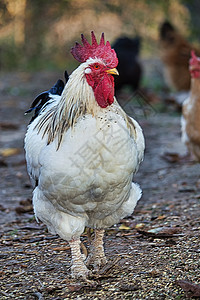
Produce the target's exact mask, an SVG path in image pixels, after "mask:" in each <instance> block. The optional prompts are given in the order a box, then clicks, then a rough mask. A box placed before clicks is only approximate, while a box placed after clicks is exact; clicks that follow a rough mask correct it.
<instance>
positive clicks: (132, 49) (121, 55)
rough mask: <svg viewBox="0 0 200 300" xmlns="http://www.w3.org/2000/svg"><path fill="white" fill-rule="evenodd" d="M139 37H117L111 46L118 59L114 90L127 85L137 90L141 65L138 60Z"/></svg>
mask: <svg viewBox="0 0 200 300" xmlns="http://www.w3.org/2000/svg"><path fill="white" fill-rule="evenodd" d="M140 44H141V41H140V38H139V37H135V38H132V39H131V38H128V37H121V38H118V39H117V40H116V41H115V42H114V44H113V45H112V47H113V48H114V49H115V51H116V53H117V57H118V60H119V64H118V67H117V69H118V71H119V75H120V76H117V78H115V87H116V90H120V89H121V87H122V86H124V85H129V86H131V87H132V89H133V90H137V89H138V88H139V85H140V80H141V75H142V66H141V63H140V62H139V60H138V55H139V51H140Z"/></svg>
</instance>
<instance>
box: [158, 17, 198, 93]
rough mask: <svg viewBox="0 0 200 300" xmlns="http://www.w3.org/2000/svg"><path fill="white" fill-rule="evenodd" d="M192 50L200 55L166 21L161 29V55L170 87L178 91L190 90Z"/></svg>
mask: <svg viewBox="0 0 200 300" xmlns="http://www.w3.org/2000/svg"><path fill="white" fill-rule="evenodd" d="M192 49H195V51H196V52H197V53H198V54H199V55H200V50H198V49H196V48H195V47H193V46H192V45H191V44H190V43H189V42H188V41H187V40H186V39H185V38H184V37H183V36H182V35H181V34H180V33H179V32H178V31H177V30H176V29H175V28H174V26H173V25H172V24H171V23H170V22H168V21H166V22H164V23H163V24H162V25H161V27H160V55H161V60H162V61H163V63H164V76H165V80H166V82H167V84H168V86H169V87H170V88H171V89H175V90H177V91H181V90H189V89H190V73H189V59H190V52H191V50H192Z"/></svg>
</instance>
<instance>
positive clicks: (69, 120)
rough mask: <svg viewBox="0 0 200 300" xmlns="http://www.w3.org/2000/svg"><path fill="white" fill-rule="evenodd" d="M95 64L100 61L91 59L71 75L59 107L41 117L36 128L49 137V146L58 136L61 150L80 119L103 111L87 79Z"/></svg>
mask: <svg viewBox="0 0 200 300" xmlns="http://www.w3.org/2000/svg"><path fill="white" fill-rule="evenodd" d="M94 62H100V60H97V59H92V58H90V59H88V60H87V62H86V63H83V64H81V65H80V66H79V67H78V68H77V69H76V70H75V71H74V72H73V73H72V74H71V75H70V77H69V80H68V82H67V84H66V86H65V88H64V90H63V93H62V95H61V99H60V101H59V103H58V104H57V106H56V107H52V108H51V109H50V110H49V111H47V112H45V113H44V114H42V115H41V118H40V120H39V122H38V124H37V125H36V128H37V129H38V130H39V131H42V132H43V136H44V135H46V134H47V135H48V144H49V143H51V142H52V141H53V140H54V139H55V137H56V136H57V138H58V148H59V146H60V143H61V141H62V137H63V134H64V133H65V132H66V131H67V130H68V129H69V128H70V127H72V128H73V127H74V125H75V124H76V122H77V119H78V118H79V117H82V116H84V115H86V114H91V115H93V116H95V115H96V114H97V113H98V111H99V110H100V109H101V108H100V107H99V105H98V104H97V102H96V100H95V97H94V92H93V90H92V88H91V86H89V85H88V83H87V80H86V78H85V69H86V68H87V67H88V65H90V64H92V63H94ZM101 63H102V62H101Z"/></svg>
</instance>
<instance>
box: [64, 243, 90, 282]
mask: <svg viewBox="0 0 200 300" xmlns="http://www.w3.org/2000/svg"><path fill="white" fill-rule="evenodd" d="M69 245H70V248H71V255H72V266H71V275H72V277H73V278H83V279H87V276H88V275H89V270H88V269H87V267H86V266H85V264H84V262H83V258H82V254H81V250H80V239H72V240H71V241H69Z"/></svg>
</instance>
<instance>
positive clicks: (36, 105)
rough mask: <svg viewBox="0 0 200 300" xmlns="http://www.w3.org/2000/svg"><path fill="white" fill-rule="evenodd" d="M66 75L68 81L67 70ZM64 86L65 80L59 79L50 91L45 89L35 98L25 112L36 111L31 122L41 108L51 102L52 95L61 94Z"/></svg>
mask: <svg viewBox="0 0 200 300" xmlns="http://www.w3.org/2000/svg"><path fill="white" fill-rule="evenodd" d="M64 76H65V81H66V83H67V81H68V79H69V76H68V73H67V71H65V73H64ZM64 86H65V84H64V82H63V81H62V80H61V79H59V80H58V81H57V82H56V83H55V84H54V86H53V87H52V88H51V89H50V90H49V91H45V92H43V93H41V94H39V95H38V96H37V97H36V98H35V99H34V101H33V102H32V104H31V106H30V109H28V110H27V111H26V112H25V114H28V113H31V112H32V111H35V113H34V116H33V117H32V119H31V121H30V123H31V122H33V120H34V119H35V118H37V116H38V115H39V113H40V111H41V109H42V108H44V105H45V106H46V105H48V104H49V100H51V99H52V97H51V96H52V95H59V96H61V94H62V91H63V89H64Z"/></svg>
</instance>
